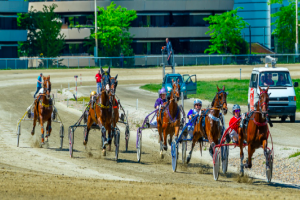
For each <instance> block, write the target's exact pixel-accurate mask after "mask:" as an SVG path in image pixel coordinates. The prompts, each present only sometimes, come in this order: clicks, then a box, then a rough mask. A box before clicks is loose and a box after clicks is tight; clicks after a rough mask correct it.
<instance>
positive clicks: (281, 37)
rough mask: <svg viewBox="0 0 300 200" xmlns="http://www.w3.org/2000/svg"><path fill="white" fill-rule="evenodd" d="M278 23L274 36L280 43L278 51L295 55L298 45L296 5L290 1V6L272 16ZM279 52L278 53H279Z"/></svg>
mask: <svg viewBox="0 0 300 200" xmlns="http://www.w3.org/2000/svg"><path fill="white" fill-rule="evenodd" d="M271 17H274V18H276V21H275V22H273V23H272V24H271V25H275V27H276V28H275V29H274V30H273V32H272V34H273V35H274V36H275V37H276V39H277V41H278V50H279V51H281V52H282V53H293V52H294V50H295V43H296V4H295V1H290V4H289V5H288V6H284V7H280V11H278V12H276V13H274V14H272V15H271ZM278 50H277V52H278Z"/></svg>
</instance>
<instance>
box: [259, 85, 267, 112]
mask: <svg viewBox="0 0 300 200" xmlns="http://www.w3.org/2000/svg"><path fill="white" fill-rule="evenodd" d="M262 94H267V95H268V91H267V90H263V91H261V92H260V94H259V99H261V95H262ZM264 105H265V106H266V109H267V111H266V112H268V107H269V99H266V100H265V101H264V102H263V103H262V104H260V101H259V110H260V112H261V113H266V112H263V111H262V107H263V106H264Z"/></svg>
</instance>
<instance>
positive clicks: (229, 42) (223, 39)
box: [204, 8, 249, 54]
mask: <svg viewBox="0 0 300 200" xmlns="http://www.w3.org/2000/svg"><path fill="white" fill-rule="evenodd" d="M238 9H243V8H236V9H235V10H231V11H228V12H224V13H222V14H221V15H210V16H209V17H206V18H204V20H205V21H208V22H209V24H210V25H209V29H210V30H209V31H207V32H206V34H210V36H211V39H210V42H211V45H209V48H208V49H206V50H205V51H204V53H207V52H209V54H213V53H215V52H217V53H218V54H223V53H227V52H228V51H229V50H230V53H232V54H239V53H240V52H241V51H242V48H241V47H240V46H239V45H238V43H243V38H242V34H241V30H242V29H244V28H245V27H246V26H247V25H249V24H248V23H247V22H245V21H244V20H243V18H242V17H239V16H237V11H238Z"/></svg>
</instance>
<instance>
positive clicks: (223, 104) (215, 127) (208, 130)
mask: <svg viewBox="0 0 300 200" xmlns="http://www.w3.org/2000/svg"><path fill="white" fill-rule="evenodd" d="M217 89H218V92H217V93H216V96H215V98H214V100H213V102H212V104H211V105H212V108H209V109H207V110H202V111H201V113H202V114H201V116H199V117H198V119H197V121H196V124H195V127H194V132H193V135H194V136H193V141H192V149H191V151H190V152H189V155H188V157H187V163H189V162H190V160H191V157H192V153H193V149H194V147H195V143H196V142H197V141H200V140H201V138H202V137H203V138H205V139H208V141H209V143H210V148H209V153H210V155H211V156H212V155H213V147H214V146H215V145H216V144H219V138H220V137H221V134H222V126H221V120H222V118H220V111H222V112H223V114H224V115H226V114H227V110H228V108H227V93H226V92H225V86H223V88H222V89H219V87H218V86H217ZM203 118H204V120H205V122H204V124H203V123H202V120H203ZM203 125H204V127H203ZM201 148H202V146H201V142H200V150H201V151H202V149H201Z"/></svg>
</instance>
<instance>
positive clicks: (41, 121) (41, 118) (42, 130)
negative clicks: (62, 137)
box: [40, 114, 45, 144]
mask: <svg viewBox="0 0 300 200" xmlns="http://www.w3.org/2000/svg"><path fill="white" fill-rule="evenodd" d="M40 125H41V132H42V135H41V138H42V144H44V142H45V139H44V123H43V117H42V114H41V115H40Z"/></svg>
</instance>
